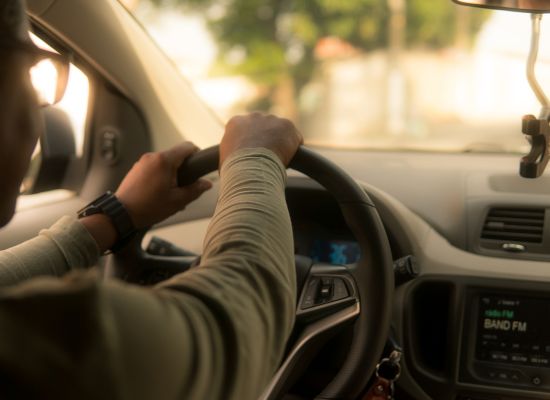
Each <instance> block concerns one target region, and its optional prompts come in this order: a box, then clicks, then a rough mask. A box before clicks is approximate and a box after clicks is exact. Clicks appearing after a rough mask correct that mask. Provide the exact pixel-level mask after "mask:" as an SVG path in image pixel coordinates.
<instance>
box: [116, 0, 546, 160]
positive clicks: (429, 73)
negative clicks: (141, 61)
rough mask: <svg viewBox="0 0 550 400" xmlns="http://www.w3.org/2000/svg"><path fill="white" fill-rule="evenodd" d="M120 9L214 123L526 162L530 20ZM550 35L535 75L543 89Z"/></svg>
mask: <svg viewBox="0 0 550 400" xmlns="http://www.w3.org/2000/svg"><path fill="white" fill-rule="evenodd" d="M124 3H125V6H126V7H127V8H128V9H129V10H130V11H131V12H132V13H133V14H134V15H135V17H136V18H137V19H138V20H139V21H140V22H141V24H142V25H143V26H144V27H145V29H146V30H147V31H148V32H149V33H150V35H151V36H152V37H153V38H154V39H155V40H156V41H157V43H158V45H159V46H160V47H161V48H162V49H163V50H164V52H165V53H166V54H167V55H168V57H170V58H171V59H172V60H173V62H174V64H175V65H176V67H177V68H178V69H179V70H180V71H181V73H182V74H183V75H184V76H185V77H186V78H187V79H188V80H189V81H190V83H191V84H192V85H193V87H194V89H195V91H196V92H197V93H198V94H199V96H201V97H202V98H203V99H204V101H205V102H206V103H207V104H208V105H209V106H210V107H211V108H212V109H213V110H214V111H215V112H216V113H217V114H218V115H219V116H220V117H221V118H222V119H223V120H226V119H227V118H229V117H230V116H232V115H234V114H239V113H243V112H247V111H252V110H260V111H268V112H273V113H275V114H278V115H280V116H285V117H287V118H290V119H292V120H293V121H295V122H296V123H297V125H298V126H299V127H300V130H301V131H302V133H303V135H304V137H305V140H306V143H309V144H316V145H323V146H331V147H346V148H348V147H349V148H373V149H387V150H429V151H452V152H499V153H500V152H526V151H527V149H528V146H527V142H526V141H525V139H524V137H523V135H522V134H521V117H522V116H523V115H524V114H534V115H538V112H539V110H540V105H539V104H538V103H537V100H536V97H535V96H534V95H533V93H532V92H531V90H530V88H529V86H528V83H527V79H526V78H525V63H526V60H527V54H528V49H529V43H530V31H531V26H530V23H531V21H530V16H529V15H526V14H516V13H511V12H502V11H495V12H491V11H487V10H480V9H473V8H467V7H461V6H457V5H455V4H454V3H452V2H451V0H438V1H433V0H408V1H405V0H349V1H337V0H307V1H291V0H263V1H261V0H219V1H216V0H125V1H124ZM546 19H548V17H547V18H546ZM546 28H547V23H546V21H545V19H543V25H542V36H541V50H540V53H539V64H538V68H537V73H538V79H539V81H540V82H541V85H542V87H543V88H550V68H548V67H549V63H550V30H549V29H546Z"/></svg>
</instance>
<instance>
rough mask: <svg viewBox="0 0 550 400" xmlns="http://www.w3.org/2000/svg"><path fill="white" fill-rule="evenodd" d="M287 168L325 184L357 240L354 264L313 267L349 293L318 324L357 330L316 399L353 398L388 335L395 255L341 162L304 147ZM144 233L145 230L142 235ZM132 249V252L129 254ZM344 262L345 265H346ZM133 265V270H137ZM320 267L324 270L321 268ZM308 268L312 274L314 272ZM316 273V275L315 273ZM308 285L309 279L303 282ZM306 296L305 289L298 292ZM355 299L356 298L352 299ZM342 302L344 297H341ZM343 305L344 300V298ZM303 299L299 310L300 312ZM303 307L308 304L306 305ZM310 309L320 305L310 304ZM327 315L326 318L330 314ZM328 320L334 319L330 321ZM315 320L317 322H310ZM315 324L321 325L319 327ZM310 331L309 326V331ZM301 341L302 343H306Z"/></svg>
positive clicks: (201, 171) (190, 166)
mask: <svg viewBox="0 0 550 400" xmlns="http://www.w3.org/2000/svg"><path fill="white" fill-rule="evenodd" d="M218 160H219V147H218V146H213V147H210V148H207V149H205V150H202V151H199V152H197V153H196V154H194V155H193V156H191V157H189V158H188V159H187V160H186V162H185V163H184V164H183V165H182V166H181V167H180V168H179V170H178V184H179V185H180V186H183V185H186V184H189V183H191V182H193V181H195V180H196V179H198V178H199V177H201V176H203V175H205V174H207V173H210V172H212V171H215V170H217V169H218ZM289 168H292V169H294V170H296V171H299V172H301V173H303V174H305V175H307V176H308V177H310V178H311V179H313V180H314V181H316V182H318V183H319V184H320V185H321V186H323V187H324V188H325V189H326V190H327V191H328V192H329V193H331V194H332V195H333V196H334V198H335V199H336V201H337V203H338V205H339V207H340V209H341V211H342V215H343V216H344V219H345V221H346V224H347V226H348V227H349V229H350V231H351V232H352V234H353V235H354V237H355V239H356V240H357V243H358V244H359V248H360V252H361V256H360V259H359V261H358V262H357V263H356V264H354V265H352V266H345V267H343V266H342V267H341V268H332V267H327V266H321V267H320V268H312V270H311V271H316V272H315V273H316V274H317V275H319V274H320V276H325V277H326V276H332V274H333V273H336V275H334V276H339V277H342V278H343V277H345V278H346V279H347V282H348V289H349V291H350V296H349V298H347V300H348V302H347V303H346V304H347V305H348V306H349V307H348V308H347V310H348V313H347V314H345V312H346V311H345V310H343V309H342V307H337V308H334V311H332V312H330V310H329V314H327V306H326V305H324V306H323V307H320V308H322V309H323V313H324V314H327V315H326V317H325V321H324V322H323V320H319V319H316V322H315V324H317V326H318V325H319V324H321V325H323V324H324V327H325V328H327V327H330V326H329V325H330V324H334V323H336V324H342V323H344V322H347V321H348V320H349V319H350V317H354V318H355V322H354V324H355V325H354V328H353V335H352V340H351V345H350V348H349V351H348V354H347V356H346V358H345V360H344V363H343V365H342V367H341V368H340V370H339V371H338V372H337V374H336V376H335V377H334V378H333V380H332V381H331V382H330V383H329V384H328V385H327V386H326V387H325V389H324V390H323V391H322V392H321V393H320V394H319V395H318V396H317V399H355V398H356V397H357V396H358V395H359V394H360V393H361V391H362V390H364V389H365V385H366V383H367V382H368V380H369V378H370V376H371V375H372V373H373V371H374V369H375V366H376V364H377V363H378V360H379V357H380V354H381V353H382V351H383V348H384V345H385V343H386V338H387V337H388V333H389V328H390V322H391V308H392V302H393V290H394V281H393V269H392V257H391V251H390V247H389V243H388V240H387V236H386V233H385V231H384V227H383V225H382V222H381V220H380V217H379V215H378V212H377V211H376V208H375V206H374V204H373V203H372V201H371V200H370V198H369V197H368V195H367V194H366V193H365V191H364V190H362V189H361V187H360V186H359V185H358V184H357V183H356V182H355V181H354V180H353V179H352V178H351V177H350V176H349V175H347V174H346V173H345V172H344V171H343V170H342V169H340V168H339V167H338V166H336V165H335V164H333V163H332V162H330V161H329V160H327V159H325V158H324V157H322V156H320V155H319V154H317V153H315V152H314V151H311V150H309V149H307V148H305V147H303V146H302V147H300V148H299V149H298V151H297V152H296V154H295V156H294V158H293V159H292V161H291V162H290V165H289ZM141 237H142V236H141ZM140 242H141V240H139V243H138V244H137V245H134V246H129V247H130V248H129V249H126V250H125V251H124V252H122V253H120V254H119V255H115V257H111V260H110V262H108V269H109V270H110V272H109V273H108V275H110V276H118V277H122V276H127V274H128V272H127V271H128V265H129V264H131V265H132V266H133V268H135V266H136V265H140V261H141V260H144V259H145V258H146V255H145V252H143V250H141V246H140ZM129 254H130V257H128V255H129ZM342 268H343V269H342ZM134 271H135V270H134ZM319 271H321V272H319ZM312 274H313V272H310V277H309V278H308V282H309V279H310V278H311V277H312V276H313V275H312ZM311 279H313V278H311ZM336 279H339V278H336ZM304 290H306V289H305V285H304ZM298 295H299V297H300V298H302V297H303V293H302V294H300V293H298ZM351 300H355V301H354V304H351ZM340 303H343V302H340ZM344 305H345V304H344ZM300 307H301V306H300V304H298V306H297V313H299V312H300ZM302 311H304V310H302ZM306 311H307V312H308V313H309V314H312V312H316V309H315V308H314V309H312V310H306ZM327 318H328V319H327ZM329 321H330V322H329ZM312 326H313V324H312ZM316 329H317V328H316ZM308 335H310V336H311V332H310V333H309V334H308ZM302 344H303V343H302ZM295 350H296V351H293V350H292V349H291V351H290V352H289V354H288V355H287V356H285V360H284V361H283V363H282V366H281V367H280V369H279V371H278V372H277V374H276V376H275V378H274V380H273V381H272V382H271V384H270V385H269V387H268V389H267V390H266V392H264V395H263V396H262V399H264V400H268V399H275V398H277V397H278V395H279V394H280V391H281V390H283V387H285V386H284V382H283V380H284V379H285V377H287V378H288V372H289V371H285V368H290V369H292V368H293V365H294V364H295V362H294V360H291V359H290V357H293V356H297V355H296V353H297V352H299V350H300V349H295Z"/></svg>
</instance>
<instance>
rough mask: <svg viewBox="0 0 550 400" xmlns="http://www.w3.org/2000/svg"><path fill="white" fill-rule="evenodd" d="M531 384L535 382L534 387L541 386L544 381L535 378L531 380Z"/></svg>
mask: <svg viewBox="0 0 550 400" xmlns="http://www.w3.org/2000/svg"><path fill="white" fill-rule="evenodd" d="M531 382H533V385H536V386H539V385H540V384H541V383H542V380H541V379H540V376H534V377H532V378H531Z"/></svg>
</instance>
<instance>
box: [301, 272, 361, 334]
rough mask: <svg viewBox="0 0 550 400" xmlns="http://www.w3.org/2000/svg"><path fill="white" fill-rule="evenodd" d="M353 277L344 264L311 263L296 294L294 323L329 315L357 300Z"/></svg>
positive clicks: (357, 301)
mask: <svg viewBox="0 0 550 400" xmlns="http://www.w3.org/2000/svg"><path fill="white" fill-rule="evenodd" d="M357 293H358V292H357V287H356V284H355V279H354V278H353V276H352V275H351V274H350V273H349V271H348V268H347V267H346V266H340V265H339V266H335V265H329V264H313V265H312V267H311V269H310V271H309V274H308V277H307V279H306V281H305V283H304V285H303V288H302V291H301V294H300V295H299V297H298V305H297V308H296V320H297V322H298V323H300V322H307V321H315V320H318V319H322V318H323V317H326V316H330V315H332V314H334V313H336V312H338V311H339V310H341V309H342V308H345V307H346V306H349V305H351V304H354V303H357V304H359V297H358V295H357Z"/></svg>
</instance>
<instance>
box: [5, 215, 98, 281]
mask: <svg viewBox="0 0 550 400" xmlns="http://www.w3.org/2000/svg"><path fill="white" fill-rule="evenodd" d="M98 259H99V248H98V246H97V243H96V242H95V240H94V239H93V237H92V236H91V235H90V234H89V233H88V231H87V230H86V228H84V226H83V225H82V224H81V223H80V222H79V221H78V220H77V219H76V218H74V217H68V216H66V217H63V218H61V219H60V220H59V221H57V222H56V223H55V224H54V225H53V226H52V227H51V228H49V229H44V230H42V231H40V233H39V235H38V236H37V237H35V238H33V239H31V240H28V241H26V242H24V243H22V244H20V245H17V246H14V247H12V248H9V249H6V250H2V251H0V287H1V286H11V285H14V284H16V283H20V282H23V281H25V280H27V279H29V278H33V277H37V276H41V275H48V276H62V275H64V274H65V273H67V272H68V271H70V270H72V269H77V268H87V267H91V266H93V265H95V264H96V263H97V261H98Z"/></svg>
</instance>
